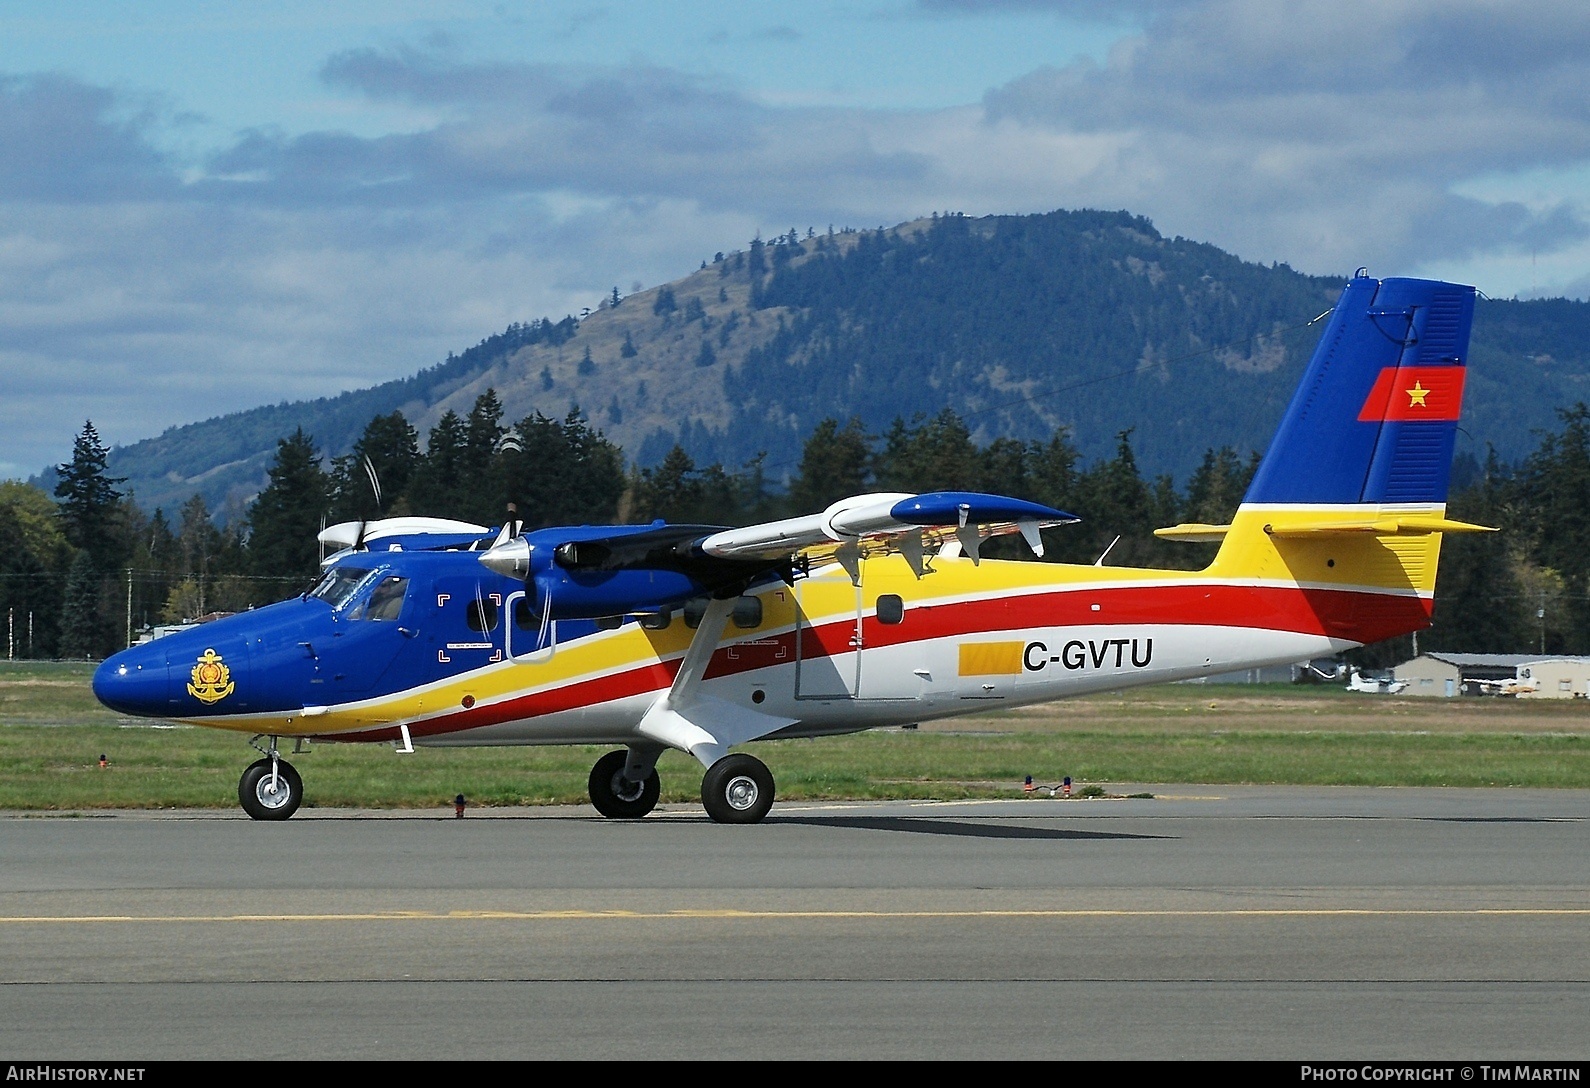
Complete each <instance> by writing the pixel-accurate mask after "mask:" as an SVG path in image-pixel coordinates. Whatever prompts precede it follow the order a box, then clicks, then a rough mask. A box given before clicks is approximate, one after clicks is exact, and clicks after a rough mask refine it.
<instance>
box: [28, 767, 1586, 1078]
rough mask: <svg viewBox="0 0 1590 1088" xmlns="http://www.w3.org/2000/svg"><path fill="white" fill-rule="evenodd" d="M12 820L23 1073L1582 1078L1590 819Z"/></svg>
mask: <svg viewBox="0 0 1590 1088" xmlns="http://www.w3.org/2000/svg"><path fill="white" fill-rule="evenodd" d="M1113 789H1114V790H1115V791H1117V792H1120V793H1127V792H1138V791H1140V790H1148V791H1151V792H1153V793H1154V794H1155V795H1156V796H1155V797H1154V798H1153V799H1151V800H1150V799H1137V800H1128V799H1109V800H1086V801H1084V800H1076V799H1072V800H1063V799H1058V798H1056V799H1050V798H1047V797H1039V798H1027V799H1023V800H1019V801H997V802H981V803H952V804H930V803H891V804H833V805H822V804H783V803H780V804H778V805H775V806H774V809H773V812H772V815H771V816H769V818H768V819H767V821H766V822H764V823H762V824H760V825H757V826H753V827H725V826H720V825H717V824H713V823H711V822H710V821H708V820H707V819H706V817H705V815H704V814H702V812H701V811H700V809H699V808H698V807H695V806H687V807H680V808H677V809H669V810H659V811H658V812H657V813H654V814H653V815H652V816H650V817H648V818H646V819H645V820H642V821H638V822H630V823H620V822H613V821H606V820H603V819H601V818H599V817H597V816H596V815H595V813H594V811H593V810H591V809H589V808H545V809H514V810H504V811H497V810H479V809H471V810H469V811H468V812H467V814H466V816H465V817H464V818H463V819H456V818H454V816H453V813H452V810H451V809H450V808H449V809H445V810H438V811H434V812H426V813H375V812H352V811H327V810H314V809H305V810H302V811H300V812H299V814H298V815H297V816H295V817H294V818H293V819H292V820H290V821H288V822H286V823H283V824H258V823H254V822H252V821H249V820H248V819H247V818H245V817H243V816H242V815H241V813H236V812H163V813H144V812H117V813H83V814H54V813H52V814H20V813H11V814H6V815H3V816H0V1059H7V1060H28V1061H40V1060H49V1059H58V1060H89V1059H95V1060H105V1061H116V1062H131V1061H138V1060H158V1059H182V1058H222V1059H234V1060H260V1059H275V1060H287V1061H291V1060H294V1059H305V1058H308V1059H335V1058H346V1059H383V1058H384V1059H417V1058H418V1059H442V1058H466V1059H467V1058H576V1059H599V1060H614V1059H637V1060H646V1059H659V1058H664V1059H665V1058H862V1059H899V1058H916V1059H941V1058H1003V1059H1017V1060H1025V1061H1044V1062H1055V1061H1064V1060H1067V1059H1071V1060H1076V1059H1111V1058H1114V1059H1122V1058H1172V1059H1174V1058H1270V1059H1285V1060H1303V1059H1316V1060H1318V1059H1324V1058H1335V1059H1343V1060H1362V1061H1368V1060H1375V1059H1399V1060H1413V1059H1430V1060H1504V1059H1505V1060H1518V1061H1550V1060H1557V1061H1562V1060H1582V1059H1584V1058H1586V1057H1587V1056H1590V1055H1587V1052H1590V835H1587V831H1590V791H1545V790H1538V791H1525V790H1440V789H1347V788H1332V789H1294V788H1285V789H1283V788H1259V787H1186V786H1174V787H1156V786H1115V787H1113Z"/></svg>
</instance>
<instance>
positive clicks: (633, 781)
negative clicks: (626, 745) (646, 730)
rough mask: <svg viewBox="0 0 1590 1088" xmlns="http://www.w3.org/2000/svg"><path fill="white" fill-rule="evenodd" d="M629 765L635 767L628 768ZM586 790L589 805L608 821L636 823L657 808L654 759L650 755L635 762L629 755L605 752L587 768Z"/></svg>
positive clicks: (660, 788)
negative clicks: (594, 807)
mask: <svg viewBox="0 0 1590 1088" xmlns="http://www.w3.org/2000/svg"><path fill="white" fill-rule="evenodd" d="M631 763H634V764H637V765H636V766H629V765H630V764H631ZM626 771H627V772H628V773H626ZM630 775H634V777H630ZM590 787H591V804H593V805H595V806H596V811H597V812H600V813H601V814H602V815H603V816H606V817H607V818H608V819H610V820H638V819H640V818H641V817H642V816H644V815H646V813H648V812H650V811H651V810H652V809H654V808H656V807H657V796H658V794H660V793H661V792H662V785H661V784H660V783H659V782H658V781H657V756H656V754H655V753H653V754H651V758H650V759H636V758H634V755H632V753H630V752H609V753H607V755H605V756H603V757H602V758H601V759H599V760H597V761H596V766H594V767H592V768H591V781H590Z"/></svg>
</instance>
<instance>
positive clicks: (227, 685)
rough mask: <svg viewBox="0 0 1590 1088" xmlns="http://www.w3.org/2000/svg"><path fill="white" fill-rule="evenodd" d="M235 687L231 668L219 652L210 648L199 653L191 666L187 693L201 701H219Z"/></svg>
mask: <svg viewBox="0 0 1590 1088" xmlns="http://www.w3.org/2000/svg"><path fill="white" fill-rule="evenodd" d="M235 687H237V685H236V684H234V683H233V682H232V670H231V669H229V668H227V667H226V662H224V661H222V660H221V655H220V654H218V653H216V652H215V651H214V650H213V649H210V650H205V651H204V653H202V654H200V655H199V660H198V662H197V663H196V664H195V665H194V666H193V678H192V679H191V680H190V681H188V694H189V695H191V696H193V697H194V698H195V699H197V700H199V702H201V703H219V702H220V701H221V700H222V699H225V698H226V697H227V696H228V695H230V694H232V689H234V688H235Z"/></svg>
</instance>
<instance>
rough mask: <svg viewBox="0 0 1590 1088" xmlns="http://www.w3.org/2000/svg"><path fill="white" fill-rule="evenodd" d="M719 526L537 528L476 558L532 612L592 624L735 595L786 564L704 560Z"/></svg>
mask: <svg viewBox="0 0 1590 1088" xmlns="http://www.w3.org/2000/svg"><path fill="white" fill-rule="evenodd" d="M718 530H719V527H718V526H712V525H663V524H661V523H658V524H653V525H636V526H616V527H615V526H602V527H582V528H578V529H576V528H559V529H538V530H536V531H535V532H533V533H527V534H526V535H524V536H521V537H515V538H514V539H513V540H509V541H505V542H504V543H502V544H498V545H496V546H495V547H493V548H491V549H489V550H488V551H487V552H485V553H484V554H483V555H482V556H481V557H480V561H481V562H482V563H483V564H485V565H486V566H487V567H489V568H490V569H492V570H494V571H496V572H497V573H498V574H502V575H506V576H508V577H510V578H519V579H521V580H523V581H524V583H525V589H526V592H527V595H528V596H529V597H530V600H531V607H532V609H533V610H534V611H535V613H536V615H538V616H544V615H547V614H548V613H549V612H550V614H551V617H552V618H553V619H555V620H563V619H596V618H598V617H601V616H620V615H625V614H628V613H645V612H657V611H661V610H663V609H665V608H672V607H676V606H678V605H682V604H683V603H684V602H685V601H688V600H690V599H691V598H692V597H704V596H711V595H721V594H723V593H725V592H738V590H739V589H741V588H743V587H744V586H745V585H746V584H747V583H749V582H750V581H751V580H752V579H754V578H756V577H758V576H760V575H763V574H766V573H768V572H769V571H777V570H779V569H781V567H782V566H787V564H779V563H772V562H769V561H767V560H755V561H747V562H728V563H726V562H725V561H724V560H722V559H717V558H713V557H710V556H705V555H703V554H702V553H701V551H700V548H699V546H698V545H699V543H700V541H701V540H702V539H703V538H705V537H706V536H708V535H710V534H711V533H714V532H717V531H718Z"/></svg>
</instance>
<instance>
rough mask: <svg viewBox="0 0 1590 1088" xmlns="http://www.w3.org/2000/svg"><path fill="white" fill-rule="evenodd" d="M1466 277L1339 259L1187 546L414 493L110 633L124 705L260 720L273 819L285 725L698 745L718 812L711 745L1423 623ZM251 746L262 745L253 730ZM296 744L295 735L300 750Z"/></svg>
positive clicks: (1302, 651)
mask: <svg viewBox="0 0 1590 1088" xmlns="http://www.w3.org/2000/svg"><path fill="white" fill-rule="evenodd" d="M1473 308H1474V289H1473V288H1471V287H1462V286H1457V285H1454V284H1448V283H1441V282H1436V281H1429V280H1413V279H1389V280H1385V281H1379V280H1375V279H1371V278H1369V277H1368V276H1367V275H1365V274H1364V273H1363V272H1362V271H1360V272H1359V274H1358V275H1356V276H1355V277H1354V278H1353V279H1352V280H1351V281H1349V282H1348V284H1347V286H1346V288H1345V289H1344V291H1343V293H1342V296H1341V298H1340V301H1339V302H1338V303H1337V305H1336V307H1335V310H1334V313H1333V314H1332V317H1331V320H1330V322H1329V323H1328V325H1327V326H1326V329H1325V331H1324V335H1323V336H1322V338H1321V340H1320V343H1319V346H1318V348H1317V349H1316V351H1315V353H1314V356H1313V359H1312V361H1311V362H1310V364H1309V367H1308V369H1307V371H1306V373H1305V375H1304V377H1303V382H1302V385H1301V387H1300V388H1299V390H1298V391H1297V393H1296V395H1295V396H1294V398H1293V400H1292V403H1291V406H1290V407H1289V408H1288V410H1287V413H1286V415H1285V417H1284V418H1283V420H1282V422H1281V426H1280V430H1279V432H1278V434H1277V435H1276V437H1275V439H1274V441H1273V443H1272V444H1271V446H1270V449H1269V452H1268V453H1267V454H1266V456H1265V458H1264V460H1263V462H1262V463H1261V464H1260V466H1259V469H1258V472H1257V474H1256V476H1255V477H1254V480H1253V483H1252V485H1251V487H1250V488H1249V490H1248V493H1247V495H1246V496H1245V497H1244V499H1243V502H1242V504H1241V507H1240V508H1239V509H1238V511H1237V513H1236V516H1235V517H1234V519H1233V520H1232V522H1231V523H1230V524H1229V525H1202V524H1192V525H1179V526H1175V527H1174V528H1170V529H1162V530H1159V534H1160V535H1161V536H1164V537H1168V538H1171V539H1180V540H1192V541H1218V542H1220V548H1219V551H1218V554H1217V555H1216V557H1215V558H1214V560H1213V562H1212V563H1211V564H1210V565H1209V566H1208V567H1207V568H1205V569H1204V570H1202V571H1199V572H1196V573H1191V572H1187V571H1179V570H1150V569H1139V568H1129V567H1105V566H1102V565H1092V566H1077V565H1067V564H1055V563H1038V562H1030V561H1015V560H995V559H992V558H984V557H983V556H982V555H981V548H982V545H983V542H984V541H986V540H987V539H988V538H990V537H992V536H996V535H1002V534H1020V535H1021V537H1022V538H1023V539H1024V540H1025V541H1026V542H1027V544H1028V545H1029V546H1030V548H1031V549H1032V551H1033V552H1034V553H1036V554H1037V555H1039V556H1041V555H1042V554H1043V543H1042V538H1041V536H1040V530H1041V529H1043V528H1045V527H1049V526H1056V525H1061V524H1064V523H1066V522H1070V521H1074V520H1075V519H1074V518H1073V517H1072V516H1071V515H1069V514H1067V513H1065V512H1063V511H1060V510H1055V509H1052V508H1049V507H1044V506H1039V505H1036V504H1033V503H1029V502H1024V501H1022V500H1020V499H1014V498H1007V497H1002V496H995V495H985V494H978V493H969V492H935V493H929V494H919V495H907V494H874V495H862V496H857V497H854V498H850V499H845V500H843V501H841V502H837V503H835V504H834V505H832V506H830V507H829V508H828V509H826V510H824V511H822V512H821V513H817V514H809V515H806V516H804V517H796V518H791V519H788V520H784V521H776V522H771V523H765V524H760V525H751V526H747V527H744V528H730V529H724V528H719V527H715V526H699V525H669V524H664V523H661V522H659V523H655V524H652V525H641V526H634V525H627V526H605V527H590V526H582V527H579V528H549V529H538V530H535V531H533V532H527V533H526V532H521V531H520V528H519V526H518V525H517V524H516V523H514V522H513V521H511V520H510V521H509V523H508V524H505V525H503V526H502V527H500V529H498V530H497V531H496V532H493V531H492V530H490V529H488V528H486V527H483V526H479V525H471V524H465V523H459V522H446V521H440V520H436V519H404V518H397V519H389V520H386V521H381V522H376V523H372V524H370V525H367V526H360V525H357V524H350V525H344V526H337V527H333V528H332V529H330V530H327V532H326V534H324V536H323V539H324V540H327V541H329V542H331V543H335V544H338V545H339V546H341V548H342V550H340V551H338V552H337V553H336V554H335V555H333V556H332V557H331V558H330V559H328V560H327V561H326V563H325V564H324V577H323V578H322V579H321V580H320V582H319V584H318V585H316V586H315V587H314V588H313V589H312V590H310V591H308V592H306V593H304V594H303V595H302V596H300V597H297V598H294V599H292V600H288V601H284V602H281V603H278V604H273V605H270V606H268V607H265V608H261V609H258V610H255V611H251V612H246V613H243V614H240V615H237V616H234V617H231V618H228V619H223V620H218V621H216V622H214V623H210V624H206V625H204V626H202V627H199V628H195V629H192V630H188V631H182V632H179V633H177V634H173V635H170V636H168V637H165V638H161V639H158V640H156V641H154V642H150V643H148V644H145V645H140V646H135V647H132V648H130V649H128V650H124V651H122V652H121V653H118V654H116V655H115V656H113V657H111V658H109V659H108V660H107V661H106V662H105V663H104V664H103V665H102V666H101V667H100V668H99V670H98V671H97V673H96V674H95V677H94V692H95V694H96V695H97V696H98V697H99V699H100V700H101V701H102V702H104V703H105V705H107V706H109V707H111V708H112V709H114V710H117V711H119V712H122V713H126V714H134V715H144V716H150V717H157V718H165V719H172V720H176V721H181V722H189V723H193V724H198V725H206V726H214V727H217V728H222V729H231V730H236V731H239V732H242V733H247V734H253V735H254V739H253V741H252V742H251V743H253V745H254V747H255V748H256V749H258V750H259V751H260V752H262V753H263V755H264V758H262V759H260V760H258V761H257V762H255V763H254V764H252V765H251V766H250V767H249V768H248V769H247V770H246V771H244V773H243V776H242V780H241V782H240V783H239V787H238V795H239V800H240V801H241V803H242V806H243V808H244V809H245V810H246V811H247V812H248V814H249V815H250V816H252V817H254V818H255V819H260V820H284V819H286V818H288V817H289V816H291V815H292V814H293V812H294V811H295V810H296V809H297V808H298V806H299V803H300V802H301V801H302V799H303V796H304V787H303V782H302V780H301V779H300V777H299V775H298V772H297V771H296V770H294V769H293V767H292V766H291V765H290V764H289V763H288V762H287V761H286V760H285V759H283V758H282V755H281V753H280V751H279V745H280V744H281V742H282V741H283V740H284V739H287V738H291V739H294V740H295V741H297V742H298V745H299V747H301V745H302V742H303V741H304V740H305V739H314V740H335V741H364V742H386V743H392V744H394V745H396V746H397V747H398V749H399V750H400V751H404V752H411V751H413V750H414V748H415V746H426V745H437V746H443V745H516V744H602V745H614V746H620V747H618V750H615V751H612V752H609V753H607V754H606V755H603V756H602V757H601V758H600V759H598V760H597V761H596V765H595V767H594V768H593V769H592V771H591V776H590V795H591V801H592V802H593V803H594V804H595V806H596V808H597V810H598V811H599V812H601V813H602V814H603V815H605V816H609V817H617V818H636V817H641V816H644V815H646V813H648V812H650V811H651V810H652V808H653V806H654V805H655V804H656V802H657V798H658V794H659V789H660V786H659V782H658V776H657V771H656V763H657V759H658V757H659V756H660V755H661V754H662V752H663V751H665V750H666V749H669V748H674V749H678V750H680V751H682V752H687V753H689V754H690V755H691V756H693V757H695V758H696V759H697V760H698V761H699V762H700V763H701V765H702V767H703V768H705V775H704V776H703V778H702V783H701V799H702V803H703V805H704V806H705V808H706V811H707V813H708V814H709V815H710V816H711V817H712V818H713V819H714V820H717V821H720V822H729V823H752V822H755V821H758V820H760V819H762V818H763V816H765V815H766V814H767V812H768V809H769V806H770V805H771V804H772V803H773V794H774V781H773V776H772V774H771V773H770V772H769V770H768V768H767V767H766V765H764V764H763V763H762V761H761V760H759V759H757V758H755V757H754V756H751V755H748V754H745V753H743V752H737V751H736V752H731V751H730V749H731V748H734V747H736V746H738V745H741V744H744V743H746V742H748V741H753V740H758V739H762V738H769V737H813V736H820V735H824V734H836V733H848V732H854V731H857V730H862V729H867V728H873V727H879V726H890V725H903V724H909V723H914V722H919V721H924V720H929V719H938V718H947V717H952V716H954V715H958V714H966V713H975V712H980V711H986V710H988V709H990V708H993V707H1002V706H1019V705H1023V704H1028V703H1037V702H1044V701H1048V700H1054V699H1058V698H1062V697H1065V696H1070V695H1079V694H1083V693H1086V692H1094V691H1102V690H1108V689H1113V688H1121V687H1127V686H1132V685H1138V684H1154V683H1163V682H1165V681H1170V680H1182V679H1190V678H1193V677H1198V676H1206V675H1210V674H1213V673H1221V672H1230V671H1233V670H1236V669H1244V668H1254V667H1259V666H1263V665H1270V664H1284V663H1287V662H1294V661H1301V660H1305V659H1308V658H1312V657H1317V656H1325V655H1330V654H1335V653H1339V652H1341V651H1343V650H1347V649H1350V648H1353V647H1356V646H1360V645H1363V644H1365V643H1370V642H1376V641H1378V640H1381V639H1385V638H1389V637H1392V636H1394V635H1399V634H1403V633H1406V632H1409V631H1413V630H1416V629H1418V628H1421V627H1424V626H1427V625H1428V623H1429V616H1430V610H1431V607H1432V600H1433V596H1434V587H1435V575H1436V559H1437V555H1438V553H1439V550H1440V545H1441V537H1442V535H1443V534H1444V533H1448V532H1463V531H1478V530H1480V529H1481V528H1482V527H1480V526H1474V525H1467V524H1463V523H1460V522H1455V521H1450V520H1448V519H1447V518H1446V516H1445V509H1446V507H1445V502H1446V493H1447V480H1448V473H1449V469H1450V464H1451V458H1452V447H1453V442H1454V439H1455V433H1456V428H1457V419H1458V414H1459V410H1460V406H1461V401H1462V394H1463V378H1464V374H1465V370H1464V359H1465V356H1466V355H1467V351H1468V339H1469V329H1470V325H1471V323H1472V319H1473ZM261 742H263V743H261ZM295 750H298V749H296V748H295Z"/></svg>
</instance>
